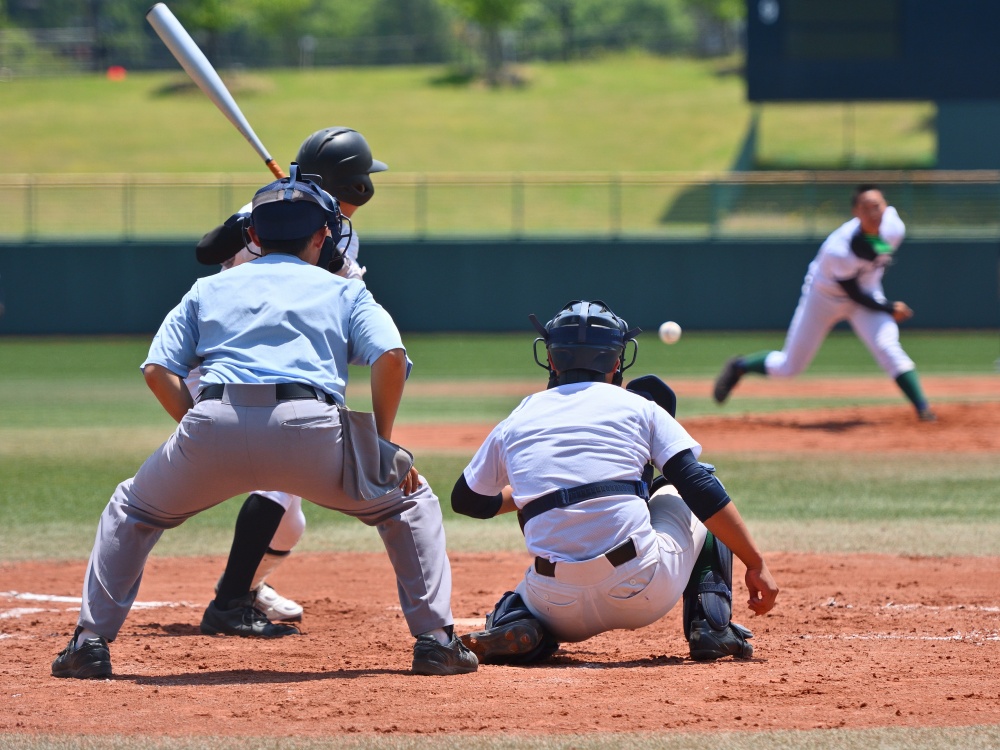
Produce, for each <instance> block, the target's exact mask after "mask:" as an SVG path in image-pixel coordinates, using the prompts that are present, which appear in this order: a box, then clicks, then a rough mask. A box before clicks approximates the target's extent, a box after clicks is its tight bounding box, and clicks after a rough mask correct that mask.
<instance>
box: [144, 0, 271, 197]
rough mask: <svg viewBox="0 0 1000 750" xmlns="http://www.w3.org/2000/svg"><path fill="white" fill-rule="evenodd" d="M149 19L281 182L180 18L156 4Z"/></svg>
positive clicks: (149, 14)
mask: <svg viewBox="0 0 1000 750" xmlns="http://www.w3.org/2000/svg"><path fill="white" fill-rule="evenodd" d="M146 20H147V21H149V25H150V26H152V27H153V29H154V30H155V31H156V34H157V36H159V37H160V39H162V40H163V43H164V44H165V45H167V49H169V50H170V53H171V54H172V55H173V56H174V57H175V58H176V59H177V62H179V63H180V64H181V67H182V68H184V70H186V71H187V74H188V75H189V76H191V80H192V81H194V82H195V83H196V84H198V88H200V89H201V90H202V91H204V92H205V94H206V96H208V98H209V99H211V100H212V103H213V104H215V106H216V107H218V108H219V111H221V112H222V114H224V115H225V116H226V119H227V120H229V122H231V123H232V124H233V125H234V126H235V127H236V129H237V130H238V131H240V133H241V134H242V135H243V137H244V138H246V139H247V141H248V142H249V143H250V145H251V146H253V149H254V151H256V152H257V153H258V154H259V155H260V157H261V158H262V159H263V160H264V164H266V165H267V168H268V169H270V170H271V172H272V174H274V176H275V177H277V178H278V179H281V178H282V177H284V176H285V173H284V172H282V171H281V167H279V166H278V164H277V162H275V161H274V159H272V158H271V155H270V154H269V153H268V152H267V149H266V148H264V144H263V143H261V141H260V138H258V137H257V134H256V133H254V132H253V128H251V127H250V123H249V122H247V118H246V117H244V116H243V112H241V111H240V108H239V106H238V105H237V104H236V100H234V99H233V97H232V94H230V93H229V89H227V88H226V84H224V83H223V82H222V79H221V78H219V74H218V73H216V72H215V68H213V67H212V63H210V62H209V61H208V58H207V57H205V54H204V53H203V52H202V51H201V50H200V49H199V48H198V45H197V44H195V41H194V39H192V38H191V35H190V34H188V33H187V30H185V28H184V26H182V25H181V22H180V21H178V20H177V17H176V16H174V14H173V13H171V12H170V8H168V7H167V6H166V5H164V4H163V3H157V4H156V5H154V6H153V7H152V8H150V9H149V10H148V11H147V12H146Z"/></svg>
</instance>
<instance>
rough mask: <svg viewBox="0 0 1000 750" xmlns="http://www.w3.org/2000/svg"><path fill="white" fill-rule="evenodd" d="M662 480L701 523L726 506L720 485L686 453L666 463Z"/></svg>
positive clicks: (701, 465) (727, 499)
mask: <svg viewBox="0 0 1000 750" xmlns="http://www.w3.org/2000/svg"><path fill="white" fill-rule="evenodd" d="M663 476H664V477H666V479H667V481H668V482H670V484H672V485H673V486H674V487H675V488H677V492H678V494H679V495H680V496H681V499H683V500H684V504H685V505H687V506H688V507H689V508H690V509H691V512H692V513H694V514H695V516H697V517H698V520H699V521H701V522H703V523H704V522H705V521H706V520H707V519H709V518H711V517H712V516H714V515H715V514H716V513H718V512H719V511H720V510H722V509H723V508H724V507H725V506H726V505H728V504H729V503H730V498H729V493H727V492H726V488H725V487H723V486H722V482H720V481H719V480H718V479H716V477H715V475H714V474H712V473H711V472H710V471H709V470H708V469H707V468H705V465H704V464H700V463H698V461H697V459H695V457H694V454H693V453H692V452H691V451H690V450H685V451H681V452H680V453H678V454H677V455H675V456H673V457H672V458H671V459H670V460H669V461H667V463H666V464H664V466H663Z"/></svg>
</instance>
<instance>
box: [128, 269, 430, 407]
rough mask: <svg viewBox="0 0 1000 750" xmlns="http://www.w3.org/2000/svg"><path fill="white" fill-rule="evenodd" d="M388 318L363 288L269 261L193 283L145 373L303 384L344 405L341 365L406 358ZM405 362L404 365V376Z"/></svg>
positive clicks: (155, 343)
mask: <svg viewBox="0 0 1000 750" xmlns="http://www.w3.org/2000/svg"><path fill="white" fill-rule="evenodd" d="M403 348H404V347H403V342H402V340H401V338H400V335H399V330H398V329H397V328H396V324H395V323H394V322H393V320H392V318H391V317H390V315H389V313H388V312H386V310H385V309H384V308H383V307H382V306H381V305H379V304H378V303H377V302H376V301H375V299H374V298H373V297H372V295H371V292H369V291H368V289H367V287H366V286H365V285H364V283H363V282H361V281H358V280H354V279H344V278H341V277H340V276H335V275H333V274H331V273H330V272H329V271H326V270H325V269H322V268H318V267H316V266H314V265H311V264H309V263H307V262H306V261H304V260H302V259H300V258H298V257H296V256H293V255H288V254H285V253H271V254H269V255H265V256H263V257H261V258H257V259H256V260H253V261H250V262H249V263H243V264H241V265H238V266H236V267H235V268H232V269H230V270H228V271H225V272H223V273H217V274H215V275H213V276H207V277H205V278H202V279H199V280H198V281H196V282H195V283H194V286H192V287H191V289H190V291H188V293H187V294H185V295H184V297H183V299H181V301H180V304H178V305H177V307H175V308H174V309H173V310H171V311H170V312H169V313H168V314H167V317H166V318H165V319H164V321H163V323H162V324H161V325H160V329H159V330H158V331H157V332H156V336H155V337H154V338H153V343H152V344H151V345H150V348H149V355H148V356H147V357H146V361H145V362H143V363H142V365H141V366H142V367H145V366H146V365H148V364H157V365H161V366H163V367H165V368H166V369H168V370H170V371H171V372H173V373H175V374H176V375H179V376H181V377H182V378H183V377H186V376H187V374H188V373H189V372H190V371H191V370H192V369H193V368H195V367H201V372H202V375H201V378H202V381H201V382H202V385H203V386H205V385H211V384H215V383H289V382H295V383H307V384H309V385H312V386H314V387H316V388H319V389H321V390H323V391H325V392H327V393H330V394H333V396H334V397H335V398H336V399H337V400H338V402H339V403H340V404H343V403H344V392H345V390H346V387H347V365H348V363H350V364H353V365H364V366H371V365H372V363H374V362H375V360H377V359H378V358H379V357H380V356H382V355H383V354H384V353H385V352H387V351H389V350H391V349H403ZM409 370H410V361H409V359H407V375H409Z"/></svg>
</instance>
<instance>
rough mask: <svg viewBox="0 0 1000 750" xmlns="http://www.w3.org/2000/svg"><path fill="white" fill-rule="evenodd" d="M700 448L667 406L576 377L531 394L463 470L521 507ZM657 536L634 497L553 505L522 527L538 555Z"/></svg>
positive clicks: (577, 553)
mask: <svg viewBox="0 0 1000 750" xmlns="http://www.w3.org/2000/svg"><path fill="white" fill-rule="evenodd" d="M686 449H690V450H692V451H693V452H694V454H695V455H696V456H697V455H699V454H700V453H701V446H700V445H699V444H698V443H697V442H696V441H695V440H694V438H692V437H691V436H690V435H689V434H688V433H687V431H686V430H685V429H684V428H683V427H681V426H680V424H678V423H677V421H676V420H674V418H673V417H671V416H670V415H669V414H668V413H667V412H666V411H665V410H664V409H662V408H661V407H659V406H657V405H656V404H654V403H653V402H652V401H649V400H647V399H645V398H643V397H642V396H638V395H636V394H635V393H632V392H631V391H627V390H625V389H624V388H621V387H619V386H614V385H608V384H606V383H574V384H572V385H561V386H557V387H555V388H550V389H548V390H546V391H542V392H541V393H536V394H533V395H531V396H528V397H527V398H526V399H524V401H522V402H521V404H520V406H518V407H517V409H515V410H514V412H513V413H512V414H511V415H510V416H509V417H507V419H505V420H504V421H503V422H501V423H500V424H499V425H497V426H496V427H495V428H494V429H493V431H492V432H491V433H490V435H489V437H487V438H486V441H485V442H484V443H483V445H482V446H481V447H480V448H479V450H478V451H477V452H476V455H475V456H474V457H473V459H472V461H471V462H470V463H469V465H468V466H467V467H466V469H465V472H464V473H465V481H466V482H467V483H468V485H469V487H470V489H472V490H473V491H475V492H478V493H480V494H483V495H493V494H496V493H497V492H499V491H500V490H501V489H503V487H504V486H506V485H507V484H510V486H511V488H512V489H513V493H514V502H515V504H516V505H517V506H518V507H519V508H520V507H524V506H525V505H527V504H528V503H529V502H530V501H531V500H534V499H535V498H537V497H540V496H541V495H544V494H546V493H548V492H551V491H553V490H557V489H561V488H570V487H575V486H577V485H581V484H588V483H590V482H601V481H610V480H616V479H622V480H637V479H639V478H640V477H641V475H642V469H643V467H644V466H645V465H646V463H647V462H648V461H650V460H652V461H653V463H654V464H655V465H656V466H657V467H662V466H663V464H665V463H666V462H667V461H668V460H669V459H670V458H671V457H672V456H674V455H675V454H677V453H679V452H681V451H683V450H686ZM653 534H654V531H653V528H652V527H651V526H650V523H649V511H648V510H647V509H646V504H645V503H644V502H643V501H642V500H640V499H639V498H637V497H635V496H612V497H599V498H594V499H592V500H587V501H585V502H582V503H579V504H577V505H574V506H571V507H569V508H557V509H554V510H550V511H548V512H547V513H543V514H541V515H540V516H537V517H535V518H533V519H531V520H530V521H529V522H528V523H527V524H526V525H525V542H526V544H527V547H528V550H529V551H530V552H531V553H532V554H535V555H539V556H541V557H545V558H548V559H549V560H551V561H553V562H557V561H559V560H586V559H589V558H593V557H596V556H598V555H602V554H603V553H605V552H607V551H608V550H609V549H611V548H612V547H614V546H616V545H617V544H620V543H621V542H624V541H625V540H627V539H628V538H629V537H632V538H633V539H634V540H636V542H637V543H644V542H646V541H648V539H649V538H650V537H652V536H653Z"/></svg>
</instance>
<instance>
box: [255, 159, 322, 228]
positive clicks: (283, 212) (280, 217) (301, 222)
mask: <svg viewBox="0 0 1000 750" xmlns="http://www.w3.org/2000/svg"><path fill="white" fill-rule="evenodd" d="M289 171H290V175H289V176H288V177H283V178H282V179H280V180H275V181H274V182H271V183H269V184H267V185H265V186H264V187H262V188H261V189H260V190H258V191H257V193H256V194H255V195H254V197H253V203H252V204H251V205H252V210H251V212H250V219H251V222H252V224H253V228H254V231H256V232H257V236H258V237H260V239H261V241H262V242H268V241H278V240H298V239H302V238H305V237H309V236H310V235H312V234H313V233H314V232H316V230H317V229H320V228H321V227H322V226H323V225H324V224H325V225H327V226H329V227H330V233H331V234H332V235H333V238H334V241H335V242H336V241H337V240H339V239H340V235H341V225H342V219H341V215H340V203H339V202H338V201H337V199H336V198H334V197H333V196H332V195H330V194H329V193H327V192H326V191H325V190H323V188H321V187H320V186H319V185H317V184H316V183H315V182H313V181H312V180H311V179H309V177H310V176H311V175H305V174H303V173H302V171H301V170H300V168H299V165H298V164H295V163H294V162H293V163H292V166H291V169H290V170H289Z"/></svg>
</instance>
